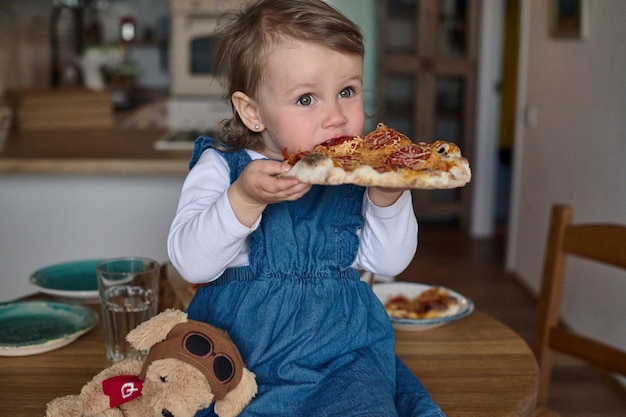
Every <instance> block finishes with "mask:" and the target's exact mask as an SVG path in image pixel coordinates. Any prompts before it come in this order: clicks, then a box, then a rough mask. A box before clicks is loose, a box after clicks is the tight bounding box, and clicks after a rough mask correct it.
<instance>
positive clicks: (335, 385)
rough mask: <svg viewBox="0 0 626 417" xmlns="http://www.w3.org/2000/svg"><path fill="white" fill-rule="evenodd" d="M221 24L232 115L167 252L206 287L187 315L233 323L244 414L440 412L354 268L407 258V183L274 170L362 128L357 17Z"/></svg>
mask: <svg viewBox="0 0 626 417" xmlns="http://www.w3.org/2000/svg"><path fill="white" fill-rule="evenodd" d="M218 29H219V30H218V32H219V35H220V39H221V40H220V42H221V43H220V47H219V49H218V68H219V69H220V72H221V73H223V74H224V75H225V76H226V85H227V88H228V93H227V94H228V97H229V99H230V101H231V103H232V106H233V117H232V118H231V119H229V120H226V121H224V122H222V124H221V126H220V130H219V133H218V135H217V136H218V139H213V138H209V137H201V138H198V140H197V141H196V144H195V149H194V153H193V155H192V159H191V162H190V167H191V169H190V172H189V175H188V177H187V179H186V180H185V183H184V186H183V189H182V192H181V197H180V202H179V206H178V210H177V213H176V216H175V219H174V221H173V223H172V226H171V229H170V234H169V237H168V251H169V255H170V259H171V261H172V263H173V264H174V266H175V267H176V268H177V269H178V271H179V272H180V273H181V275H182V276H183V277H185V279H186V280H188V281H189V282H191V283H203V284H205V283H206V284H207V285H203V286H200V287H199V288H198V290H197V292H196V294H195V296H194V298H193V299H192V301H191V304H190V306H189V309H188V315H189V318H190V319H195V320H201V321H205V322H208V323H210V324H212V325H214V326H217V327H220V328H222V329H224V330H226V331H228V333H229V334H230V336H231V338H232V339H233V341H234V342H235V343H236V344H237V346H238V347H239V350H240V351H241V354H242V356H243V358H244V361H245V363H246V365H247V367H248V368H249V369H250V370H251V371H253V372H254V373H255V374H256V376H257V383H258V385H259V392H258V394H257V396H256V397H255V399H254V400H253V401H252V403H251V404H250V405H249V406H248V407H247V408H246V409H245V410H244V412H243V414H242V416H307V417H310V416H341V417H349V416H397V415H400V416H429V417H430V416H443V413H442V412H441V411H440V410H439V408H438V407H437V406H436V405H435V404H434V403H433V401H432V400H431V398H430V396H429V395H428V393H427V392H426V390H425V389H424V387H423V386H422V385H421V383H420V382H419V381H418V380H417V379H416V378H415V377H414V376H413V374H412V373H411V372H410V371H409V370H408V369H407V368H406V367H405V366H404V365H403V364H402V363H401V362H400V361H399V360H398V359H397V357H396V356H395V353H394V333H393V329H392V327H391V325H390V321H389V318H388V316H387V314H386V312H385V309H384V307H383V306H382V305H381V303H380V302H379V301H378V299H377V298H376V296H375V295H374V293H373V292H372V290H371V288H370V287H369V286H368V285H367V284H366V283H365V282H362V281H361V280H360V279H359V270H368V271H372V272H374V273H377V274H381V275H390V276H392V275H397V274H398V273H399V272H401V271H402V270H403V269H404V268H405V267H406V266H407V265H408V263H409V262H410V261H411V259H412V258H413V255H414V253H415V250H416V247H417V222H416V219H415V215H414V212H413V205H412V201H411V195H410V192H409V191H407V190H400V189H387V188H379V187H370V188H367V189H366V188H364V187H359V186H355V185H340V186H319V185H315V186H311V185H309V184H303V183H300V182H299V181H298V180H297V179H283V178H278V177H277V176H278V175H279V174H280V173H282V172H284V171H286V170H288V169H289V166H288V165H285V164H284V163H283V162H282V160H283V156H282V151H283V149H287V150H288V151H289V152H296V151H298V150H308V149H311V148H312V147H313V146H314V145H317V144H320V143H323V142H325V141H327V140H330V139H335V138H339V137H344V136H355V135H361V134H363V132H362V130H363V125H364V110H363V91H362V90H363V55H364V49H363V41H362V36H361V33H360V30H359V28H358V27H357V26H356V25H355V24H354V23H352V22H351V21H350V20H348V19H347V18H346V17H344V16H343V15H342V14H340V13H339V12H338V11H336V10H335V9H334V8H333V7H331V6H330V5H328V4H327V3H325V2H324V1H322V0H257V1H253V2H252V3H250V4H249V5H248V6H246V7H245V8H244V9H242V10H241V11H238V12H234V13H231V14H229V15H227V16H225V17H224V18H222V20H221V21H220V26H219V28H218ZM199 415H202V416H205V415H206V416H209V415H214V414H213V411H212V409H207V410H204V411H202V412H201V413H200V414H199Z"/></svg>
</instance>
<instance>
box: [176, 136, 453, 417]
mask: <svg viewBox="0 0 626 417" xmlns="http://www.w3.org/2000/svg"><path fill="white" fill-rule="evenodd" d="M210 144H211V140H210V139H209V138H204V137H203V138H200V139H198V141H197V142H196V148H195V149H194V155H193V156H192V161H191V163H190V166H193V164H195V162H196V161H197V159H198V158H199V156H200V154H201V153H202V152H203V151H204V150H205V149H206V148H207V147H208V146H211V145H210ZM222 155H223V156H224V158H225V159H226V161H227V162H228V166H229V167H230V171H231V183H232V182H233V181H235V180H236V179H237V178H238V177H239V175H240V174H241V172H242V171H243V169H244V168H245V167H246V166H247V165H248V164H249V163H250V162H251V158H250V156H249V155H248V154H247V153H246V152H245V151H237V152H223V153H222ZM364 191H365V189H364V188H363V187H357V186H353V185H342V186H332V187H328V186H313V187H312V188H311V190H310V191H309V192H308V193H307V194H306V195H305V196H304V197H302V198H301V199H299V200H297V201H293V202H282V203H278V204H270V205H268V206H267V208H266V209H265V211H264V212H263V217H262V220H261V223H260V226H259V227H258V229H257V230H255V231H254V232H253V233H252V234H251V235H250V237H249V248H250V253H249V263H250V265H249V266H244V267H236V268H228V269H227V270H226V271H225V272H224V273H223V274H222V276H220V277H219V278H218V279H217V280H215V281H213V282H211V283H210V284H208V285H206V286H203V287H200V288H199V289H198V290H197V292H196V295H195V296H194V298H193V299H192V301H191V303H190V306H189V308H188V317H189V318H190V319H194V320H200V321H204V322H208V323H210V324H212V325H214V326H217V327H219V328H222V329H224V330H226V331H228V333H229V335H230V337H231V338H232V340H233V341H234V343H235V344H236V345H237V346H238V348H239V350H240V351H241V355H242V357H243V359H244V362H245V363H246V366H247V367H248V369H250V370H251V371H252V372H254V373H255V375H256V379H257V384H258V386H259V390H258V394H257V396H256V397H255V398H254V399H253V400H252V402H251V403H250V404H249V405H248V407H247V408H246V409H245V410H244V411H243V413H242V414H241V416H242V417H244V416H272V417H274V416H294V417H297V416H303V417H312V416H338V417H339V416H341V417H348V416H397V415H406V416H442V415H443V414H440V412H439V411H438V410H439V409H438V407H437V406H436V405H435V404H434V403H433V402H432V400H431V399H430V397H429V395H428V394H427V393H426V390H425V389H424V387H423V386H422V385H421V383H419V381H418V380H417V379H416V378H415V377H414V376H413V375H412V374H411V372H410V371H409V370H408V369H407V368H406V367H404V365H403V364H402V363H401V362H400V361H398V360H397V359H396V357H395V354H394V334H393V330H392V328H391V326H390V322H389V318H388V316H387V314H386V312H385V310H384V308H383V306H382V305H381V303H380V302H379V301H378V299H377V298H376V296H375V295H374V294H373V292H372V291H371V289H370V288H369V286H368V285H367V284H366V283H365V282H362V281H360V279H359V273H358V271H357V270H356V269H354V268H352V266H351V265H352V263H353V261H354V259H355V257H356V253H357V249H358V246H359V238H358V236H357V230H358V229H359V228H361V227H362V224H363V219H362V216H361V205H362V199H363V193H364ZM397 373H398V374H399V375H397ZM397 377H403V378H405V379H408V382H410V383H411V385H410V386H404V387H402V391H403V392H404V391H406V394H408V396H406V395H405V397H406V398H404V399H402V395H397V394H401V393H402V392H400V391H397V390H396V378H397ZM398 388H400V387H398ZM396 402H398V404H396ZM403 404H404V405H403ZM396 405H398V406H399V407H405V408H407V407H408V408H407V412H406V413H405V412H403V411H400V410H396ZM399 413H400V414H399ZM214 415H215V414H214V413H213V411H212V407H210V408H209V409H207V410H204V411H201V412H200V413H199V414H198V416H214Z"/></svg>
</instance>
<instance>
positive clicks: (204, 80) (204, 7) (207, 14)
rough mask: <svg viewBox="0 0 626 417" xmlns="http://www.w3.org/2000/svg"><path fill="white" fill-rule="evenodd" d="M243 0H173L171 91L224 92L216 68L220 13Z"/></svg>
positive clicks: (188, 93)
mask: <svg viewBox="0 0 626 417" xmlns="http://www.w3.org/2000/svg"><path fill="white" fill-rule="evenodd" d="M240 3H241V0H170V13H171V45H170V76H171V85H170V93H171V95H173V96H178V95H183V96H221V95H222V94H223V88H222V86H221V85H220V83H219V82H218V80H217V75H216V74H215V72H214V66H215V52H216V51H215V48H216V39H215V27H216V25H217V19H218V17H219V16H220V15H221V14H222V13H224V12H226V11H227V10H229V9H231V8H235V7H239V5H240Z"/></svg>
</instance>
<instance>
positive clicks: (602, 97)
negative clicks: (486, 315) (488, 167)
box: [507, 0, 626, 348]
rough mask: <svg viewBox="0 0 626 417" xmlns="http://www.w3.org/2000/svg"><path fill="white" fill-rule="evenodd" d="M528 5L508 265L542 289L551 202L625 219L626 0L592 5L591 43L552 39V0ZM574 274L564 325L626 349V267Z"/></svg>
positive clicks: (581, 269) (573, 267)
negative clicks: (625, 46) (625, 75)
mask: <svg viewBox="0 0 626 417" xmlns="http://www.w3.org/2000/svg"><path fill="white" fill-rule="evenodd" d="M524 3H525V6H524V7H525V9H524V11H523V15H524V16H523V20H524V25H526V26H525V28H524V29H523V31H524V33H522V37H523V39H522V44H523V50H522V51H521V52H522V53H521V58H522V59H521V66H520V69H521V72H520V73H521V74H522V75H523V76H522V80H521V86H522V91H521V97H522V98H523V99H522V100H523V101H522V103H521V106H520V109H519V113H518V118H517V120H518V125H519V126H518V130H517V131H518V134H517V135H516V145H515V161H514V171H515V172H514V176H515V178H516V179H515V184H514V189H513V202H512V204H513V206H512V208H513V212H512V216H511V223H510V239H509V242H508V243H509V244H508V254H507V265H508V267H509V269H511V270H512V271H514V272H515V273H516V274H517V275H518V276H519V277H520V279H521V280H522V282H523V283H524V284H525V285H527V286H528V287H529V288H530V289H531V290H532V291H533V292H535V293H536V292H537V291H538V288H539V281H540V277H541V269H542V262H543V253H544V248H545V239H546V235H547V227H548V217H549V211H550V206H551V205H552V204H555V203H566V204H570V205H572V206H573V208H574V220H575V221H608V222H621V223H626V164H625V163H624V157H625V156H626V117H624V115H625V114H626V82H624V70H625V69H626V49H625V48H624V45H625V44H626V26H625V25H624V22H623V20H624V16H626V2H624V1H622V0H603V1H596V2H590V4H591V9H590V15H589V17H590V36H589V38H588V39H587V40H586V41H572V40H556V39H553V38H551V37H550V36H549V25H548V23H549V14H548V12H549V8H548V5H547V3H546V2H544V1H543V0H534V1H532V2H529V3H526V2H524ZM528 116H530V118H529V117H528ZM535 118H536V120H534V119H535ZM524 123H526V124H525V125H524ZM568 270H569V271H570V272H571V276H572V278H573V279H572V280H571V281H570V282H569V283H568V285H567V286H566V288H565V291H564V299H563V314H564V318H565V321H566V322H567V323H568V324H569V325H571V326H572V327H574V328H575V329H578V330H580V331H582V332H585V333H587V334H589V335H592V336H595V337H598V338H600V339H603V340H606V341H608V342H610V343H613V344H615V345H617V346H621V347H624V348H626V331H624V329H625V326H624V318H625V317H626V303H624V294H626V280H624V279H623V278H624V272H623V271H621V272H618V271H615V270H611V269H609V268H607V267H601V268H593V269H592V268H591V267H590V266H589V265H587V264H585V263H583V262H582V261H578V262H571V263H569V264H568ZM618 276H619V277H620V278H622V279H621V280H618V279H617V278H618ZM598 318H600V320H599V322H600V325H598V324H597V322H596V323H593V322H592V320H593V321H596V320H597V319H598Z"/></svg>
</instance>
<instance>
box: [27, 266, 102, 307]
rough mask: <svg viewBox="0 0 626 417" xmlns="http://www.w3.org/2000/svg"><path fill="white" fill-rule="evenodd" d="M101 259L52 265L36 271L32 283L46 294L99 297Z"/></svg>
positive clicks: (84, 297)
mask: <svg viewBox="0 0 626 417" xmlns="http://www.w3.org/2000/svg"><path fill="white" fill-rule="evenodd" d="M100 261H101V260H100V259H87V260H81V261H75V262H66V263H60V264H56V265H50V266H47V267H45V268H41V269H39V270H37V271H35V272H34V273H33V274H32V275H31V276H30V283H31V284H33V285H34V286H35V287H37V289H38V290H39V291H41V292H43V293H45V294H50V295H54V296H57V297H66V298H81V299H97V298H98V279H97V276H96V265H97V264H98V263H99V262H100Z"/></svg>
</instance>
